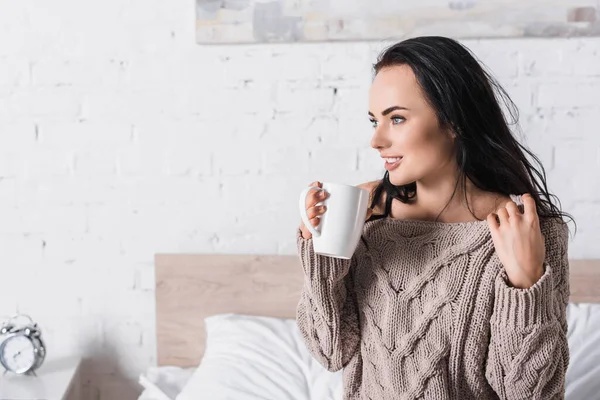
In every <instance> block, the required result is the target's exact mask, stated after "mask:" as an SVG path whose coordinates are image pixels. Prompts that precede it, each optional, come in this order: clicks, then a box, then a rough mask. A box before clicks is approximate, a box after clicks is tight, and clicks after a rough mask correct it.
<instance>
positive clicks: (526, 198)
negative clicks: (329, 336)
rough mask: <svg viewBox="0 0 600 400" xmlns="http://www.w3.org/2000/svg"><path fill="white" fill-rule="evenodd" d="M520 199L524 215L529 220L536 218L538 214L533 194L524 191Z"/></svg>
mask: <svg viewBox="0 0 600 400" xmlns="http://www.w3.org/2000/svg"><path fill="white" fill-rule="evenodd" d="M521 199H522V200H523V210H524V212H525V216H526V217H527V218H529V219H531V220H533V219H537V217H538V215H537V210H536V206H535V200H534V199H533V196H531V195H530V194H529V193H526V194H524V195H523V196H521Z"/></svg>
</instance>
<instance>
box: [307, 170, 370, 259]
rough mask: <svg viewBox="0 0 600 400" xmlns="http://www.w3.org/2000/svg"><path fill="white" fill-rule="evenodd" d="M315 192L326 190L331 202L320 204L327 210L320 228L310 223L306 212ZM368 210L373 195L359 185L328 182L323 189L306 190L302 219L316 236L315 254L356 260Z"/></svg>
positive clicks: (314, 187)
mask: <svg viewBox="0 0 600 400" xmlns="http://www.w3.org/2000/svg"><path fill="white" fill-rule="evenodd" d="M312 190H317V191H321V190H323V191H325V192H327V193H328V194H329V196H328V197H327V199H325V200H324V201H322V202H320V203H317V204H323V205H325V206H326V207H327V210H326V211H325V213H324V214H322V215H321V222H320V223H319V226H318V228H317V229H315V227H314V226H312V225H311V224H310V221H309V218H308V214H307V212H306V197H307V196H308V194H309V193H310V192H311V191H312ZM368 207H369V192H368V191H367V190H365V189H361V188H358V187H356V186H350V185H344V184H339V183H327V182H325V183H323V188H320V187H318V186H309V187H308V188H306V189H305V190H304V191H303V192H302V194H301V195H300V216H301V217H302V221H303V222H304V225H306V227H307V229H308V230H309V231H310V233H312V235H313V249H314V251H315V253H317V254H321V255H324V256H329V257H335V258H343V259H350V258H352V255H353V254H354V251H355V250H356V246H357V245H358V241H359V240H360V236H361V235H362V230H363V226H364V224H365V218H366V216H367V209H368Z"/></svg>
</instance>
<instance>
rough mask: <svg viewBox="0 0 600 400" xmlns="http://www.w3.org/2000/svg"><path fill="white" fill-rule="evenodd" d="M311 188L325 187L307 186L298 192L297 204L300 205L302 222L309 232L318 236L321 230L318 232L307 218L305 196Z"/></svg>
mask: <svg viewBox="0 0 600 400" xmlns="http://www.w3.org/2000/svg"><path fill="white" fill-rule="evenodd" d="M311 190H325V189H323V188H320V187H318V186H309V187H307V188H306V189H304V190H303V191H302V193H301V194H300V204H299V205H300V216H301V217H302V222H304V225H305V226H306V228H307V229H308V230H309V231H310V233H312V234H313V236H314V237H319V236H321V232H319V231H318V230H316V229H315V227H314V226H312V224H311V223H310V220H309V218H308V213H307V212H306V196H308V193H309V192H310V191H311Z"/></svg>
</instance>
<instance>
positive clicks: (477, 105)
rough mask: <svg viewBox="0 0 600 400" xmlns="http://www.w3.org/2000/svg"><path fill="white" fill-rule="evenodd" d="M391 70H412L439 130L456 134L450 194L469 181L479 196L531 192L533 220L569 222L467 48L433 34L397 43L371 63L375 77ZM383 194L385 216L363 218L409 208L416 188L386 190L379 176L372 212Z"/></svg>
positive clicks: (514, 114)
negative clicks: (399, 205) (397, 206)
mask: <svg viewBox="0 0 600 400" xmlns="http://www.w3.org/2000/svg"><path fill="white" fill-rule="evenodd" d="M398 65H408V66H409V67H410V68H411V69H412V71H413V73H414V74H415V76H416V79H417V81H418V83H419V85H420V86H421V89H422V90H423V92H424V94H425V97H426V99H427V101H428V102H429V104H430V105H431V107H433V109H434V110H435V113H436V115H437V118H438V122H439V124H440V126H441V127H446V128H450V129H451V130H452V132H454V134H455V135H456V140H455V142H456V159H457V164H458V167H459V169H460V175H459V180H458V181H457V185H456V187H455V190H454V194H455V193H456V189H457V188H458V185H459V184H460V185H462V189H463V191H462V192H463V193H464V194H465V201H467V197H466V178H468V179H470V180H471V181H472V182H473V184H474V185H475V186H477V187H478V188H479V189H482V190H484V191H490V192H496V193H501V194H504V195H510V194H523V193H529V194H531V195H532V196H533V198H534V199H535V203H536V207H537V211H538V214H539V215H540V217H557V218H560V219H562V217H568V218H569V219H571V220H573V218H572V217H571V216H570V215H569V214H567V213H564V212H562V211H561V210H560V208H559V206H557V205H556V204H555V203H554V202H553V200H552V199H553V198H554V199H555V200H556V202H557V203H558V204H560V201H559V200H558V198H557V197H556V196H554V195H552V194H550V193H549V191H548V187H547V184H546V173H545V170H544V167H543V165H542V163H541V162H540V160H539V159H538V158H537V157H536V155H535V154H533V153H532V152H531V151H530V150H528V149H527V148H525V147H524V146H523V145H521V143H519V141H518V140H517V139H516V138H515V137H514V136H513V133H512V132H511V130H510V128H509V122H508V121H507V119H506V117H505V114H504V112H503V110H502V108H501V106H500V102H501V101H502V102H503V103H504V105H505V106H506V111H507V112H508V114H509V115H510V116H511V119H512V123H514V124H515V126H518V124H517V121H518V110H517V108H516V106H515V104H514V103H513V102H512V100H511V99H510V97H509V96H508V94H507V93H506V91H505V90H504V89H503V88H502V87H501V86H500V84H499V83H498V82H497V81H496V80H495V79H494V78H493V77H492V76H491V74H490V73H488V72H486V71H485V69H484V68H483V67H482V65H481V64H480V63H479V62H478V61H477V59H476V58H475V56H474V55H473V54H472V53H471V52H470V50H469V49H467V48H466V47H464V46H463V45H461V44H460V43H458V42H457V41H455V40H453V39H450V38H446V37H439V36H426V37H417V38H412V39H408V40H404V41H402V42H399V43H397V44H395V45H393V46H391V47H389V48H388V49H386V50H384V51H383V52H382V53H381V54H380V56H379V57H378V59H377V63H376V64H375V65H374V66H373V67H374V73H375V74H377V73H379V71H381V70H382V69H383V68H386V67H392V66H398ZM527 156H529V157H530V158H531V160H529V159H528V158H527ZM532 162H535V163H536V164H537V165H538V166H539V169H536V167H535V166H534V165H533V164H532ZM384 192H385V193H386V204H385V208H384V213H383V214H381V215H372V216H371V218H370V219H369V220H375V219H380V218H385V217H387V216H389V214H390V211H391V205H392V200H393V199H398V200H400V201H401V202H403V203H409V202H410V201H411V199H413V198H414V197H415V195H416V192H417V186H416V183H415V182H412V183H409V184H406V185H401V186H396V185H393V184H392V183H391V182H390V179H389V173H388V172H386V173H385V175H384V177H383V179H382V181H381V182H380V183H379V184H378V185H377V186H376V187H375V189H374V192H373V196H372V203H371V209H373V208H374V207H375V206H376V205H378V204H379V202H380V199H381V196H382V194H383V193H384ZM454 194H453V196H454ZM467 205H468V201H467ZM468 207H469V211H471V214H473V211H472V210H471V208H470V206H468ZM473 216H475V215H474V214H473ZM476 218H477V217H476Z"/></svg>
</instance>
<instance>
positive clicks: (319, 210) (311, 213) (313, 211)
mask: <svg viewBox="0 0 600 400" xmlns="http://www.w3.org/2000/svg"><path fill="white" fill-rule="evenodd" d="M325 211H327V207H326V206H315V207H311V208H309V209H308V210H306V213H307V214H308V219H309V220H310V219H313V218H316V217H319V216H321V215H323V213H324V212H325Z"/></svg>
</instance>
